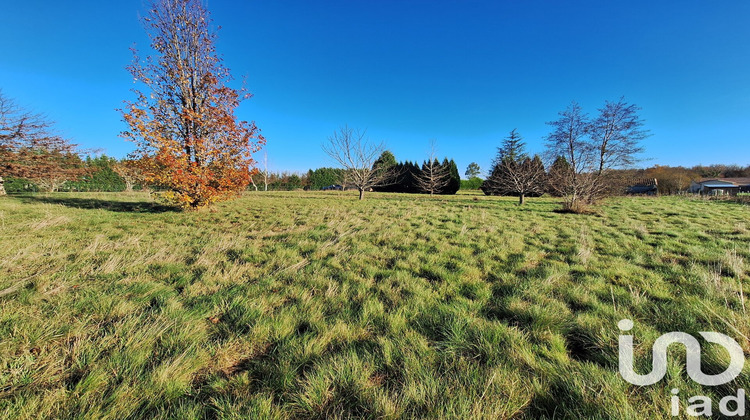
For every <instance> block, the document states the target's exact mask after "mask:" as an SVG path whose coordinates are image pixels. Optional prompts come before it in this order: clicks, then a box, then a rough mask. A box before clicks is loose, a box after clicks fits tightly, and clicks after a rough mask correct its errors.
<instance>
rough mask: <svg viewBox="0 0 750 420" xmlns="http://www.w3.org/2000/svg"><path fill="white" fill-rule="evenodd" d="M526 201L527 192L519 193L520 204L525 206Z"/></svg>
mask: <svg viewBox="0 0 750 420" xmlns="http://www.w3.org/2000/svg"><path fill="white" fill-rule="evenodd" d="M525 202H526V194H524V193H520V194H518V205H519V206H523V203H525Z"/></svg>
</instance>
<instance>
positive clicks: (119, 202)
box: [0, 192, 750, 419]
mask: <svg viewBox="0 0 750 420" xmlns="http://www.w3.org/2000/svg"><path fill="white" fill-rule="evenodd" d="M476 194H477V193H475V192H462V194H459V195H457V196H450V197H435V198H430V197H427V196H415V195H397V194H374V193H372V194H366V197H365V200H364V201H361V202H360V201H358V200H356V195H355V194H349V193H340V192H329V193H322V192H314V193H303V192H288V193H248V194H247V195H246V196H245V197H244V198H242V199H239V200H236V201H233V202H229V203H222V204H219V205H217V206H216V207H215V208H214V209H212V210H211V211H202V212H187V213H182V212H174V211H170V209H168V208H164V207H161V206H158V205H155V204H153V203H151V202H150V201H149V199H148V197H147V196H146V195H139V194H132V195H127V194H104V193H102V194H83V193H80V194H50V195H41V194H40V195H29V196H14V197H6V198H3V199H0V413H2V414H0V415H2V416H6V417H8V418H40V417H41V418H63V419H64V418H97V419H98V418H111V419H124V418H175V419H178V418H179V419H186V418H305V419H308V418H362V417H364V418H456V419H466V418H522V419H536V418H643V419H650V418H662V417H667V416H668V413H669V411H668V410H669V397H670V394H669V390H670V389H671V388H673V387H677V388H679V389H680V390H681V395H683V396H684V397H685V399H686V398H687V397H688V396H690V395H696V394H702V395H709V396H712V397H715V401H718V398H716V397H721V396H723V395H727V394H729V393H730V392H732V390H733V389H736V388H738V387H743V388H746V389H748V388H750V380H749V376H748V375H747V372H748V369H750V367H746V371H745V372H744V373H743V374H742V375H741V376H740V377H739V378H738V380H737V382H736V383H733V384H730V385H731V386H730V385H728V386H725V387H717V388H709V387H701V386H700V385H697V384H695V383H693V382H692V381H691V380H690V379H689V378H688V377H687V376H686V374H685V372H684V352H682V353H683V354H680V352H679V351H674V352H673V354H672V355H673V356H674V357H672V358H671V359H670V368H669V371H668V375H667V377H666V378H665V379H664V380H663V381H661V382H660V383H658V384H656V385H653V386H649V387H636V386H632V385H629V384H627V383H626V382H625V381H624V380H622V378H621V377H620V376H619V374H618V373H617V363H618V361H617V336H618V334H619V333H620V332H619V330H617V327H616V323H617V321H618V320H620V319H622V318H630V319H633V320H634V321H635V323H636V327H635V329H634V330H633V333H634V334H635V336H636V341H637V343H640V344H639V345H638V346H637V349H636V350H637V355H636V358H637V360H638V361H639V363H638V369H639V371H641V372H644V371H647V370H649V367H650V357H651V356H650V355H651V352H650V348H651V347H650V346H651V344H652V343H653V340H654V339H655V338H656V337H657V336H658V335H660V334H662V333H664V332H668V331H675V330H678V331H684V332H687V333H692V334H696V333H697V332H698V331H706V330H708V331H719V332H724V333H726V334H728V335H730V336H732V337H733V338H734V339H736V340H737V341H738V342H739V343H741V345H742V346H743V348H744V349H745V351H746V352H747V351H748V350H750V342H749V341H748V339H747V337H748V336H750V318H748V316H747V314H746V312H745V306H746V305H747V304H748V302H746V299H745V294H746V293H747V291H748V289H750V281H749V279H748V274H747V272H748V271H750V270H749V269H750V267H748V264H747V263H746V262H747V261H749V260H750V218H748V216H750V212H749V210H748V207H747V206H743V205H739V204H736V203H728V202H708V201H702V200H689V199H684V198H672V197H663V198H618V199H612V200H610V201H608V202H606V203H604V205H602V206H601V207H600V208H599V209H598V214H596V215H587V216H584V215H574V214H560V213H556V212H554V211H553V210H554V209H556V208H557V207H558V204H557V203H556V202H555V200H554V199H550V198H540V199H529V200H528V204H527V205H526V206H523V207H518V206H516V205H515V203H516V199H514V198H507V199H505V198H497V197H485V196H483V195H476ZM704 354H705V356H706V357H704V367H706V370H707V371H708V370H714V371H721V370H723V366H725V362H726V360H727V357H726V355H725V354H723V353H722V352H721V351H717V350H716V349H714V348H710V349H709V348H708V347H706V351H704Z"/></svg>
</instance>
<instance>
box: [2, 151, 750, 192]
mask: <svg viewBox="0 0 750 420" xmlns="http://www.w3.org/2000/svg"><path fill="white" fill-rule="evenodd" d="M125 162H127V160H118V159H116V158H114V157H110V156H106V155H102V156H96V157H91V156H89V157H86V158H85V159H78V161H77V162H76V165H77V166H79V167H80V168H82V169H84V171H83V173H84V175H82V176H79V177H77V178H76V179H72V180H64V179H60V180H50V181H45V182H39V181H32V180H29V179H24V178H14V177H7V178H5V189H6V191H7V192H9V193H20V192H37V191H50V190H52V191H81V192H120V191H125V190H128V189H129V188H128V187H130V189H135V190H139V189H141V185H139V184H138V182H133V180H132V179H127V178H126V177H124V176H122V175H121V174H125V173H124V172H123V171H122V167H123V165H124V163H125ZM423 165H424V163H423ZM440 167H445V168H447V170H448V171H449V172H450V181H449V182H448V185H447V186H445V188H444V189H442V190H441V191H440V192H439V194H455V192H456V191H458V190H459V189H468V190H476V189H479V188H480V187H481V185H482V182H483V179H481V178H479V177H476V176H473V177H471V178H470V179H460V177H459V172H458V168H457V167H456V163H455V162H454V161H453V160H448V159H444V160H443V161H442V162H441V163H440ZM393 168H394V173H396V174H397V175H396V176H395V177H394V179H393V182H392V183H390V184H389V185H385V186H382V187H378V188H376V191H383V192H402V193H417V192H422V191H421V190H420V188H419V186H418V182H417V180H418V177H419V174H420V173H421V171H422V166H420V165H418V164H417V163H415V162H410V161H406V162H399V163H396V164H395V166H393ZM125 175H126V174H125ZM741 177H750V166H746V167H742V166H738V165H723V164H715V165H697V166H693V167H683V166H663V165H655V166H652V167H650V168H646V169H626V170H615V171H613V172H612V174H611V175H610V178H611V182H612V187H613V189H614V190H615V193H616V192H617V191H624V188H623V187H624V186H627V185H628V184H629V183H631V182H632V181H633V180H640V179H647V178H654V179H656V180H657V182H658V191H659V194H667V195H668V194H677V193H679V192H682V191H685V190H686V189H687V188H688V187H690V183H691V182H692V181H694V180H697V179H701V178H741ZM263 179H264V174H263V172H262V171H261V172H258V173H256V174H255V175H254V176H253V180H254V182H255V185H256V186H257V187H258V189H259V190H263V189H264V182H263ZM330 185H342V186H344V187H346V171H345V170H344V169H341V168H328V167H323V168H317V169H310V170H309V171H307V173H294V172H269V173H268V174H267V189H268V191H292V190H300V189H305V190H320V189H322V188H323V187H327V186H330ZM250 188H251V189H253V187H252V185H251V186H250Z"/></svg>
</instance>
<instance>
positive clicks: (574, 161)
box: [547, 98, 648, 212]
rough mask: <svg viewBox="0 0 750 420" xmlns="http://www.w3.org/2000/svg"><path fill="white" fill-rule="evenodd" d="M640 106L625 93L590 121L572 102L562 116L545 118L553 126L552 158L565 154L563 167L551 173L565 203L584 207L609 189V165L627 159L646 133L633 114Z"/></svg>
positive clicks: (625, 162)
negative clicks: (624, 97)
mask: <svg viewBox="0 0 750 420" xmlns="http://www.w3.org/2000/svg"><path fill="white" fill-rule="evenodd" d="M639 109H640V108H638V107H636V106H635V105H628V104H627V103H625V101H624V99H622V98H621V99H620V100H619V101H618V102H609V101H607V102H606V103H605V105H604V108H601V109H600V110H599V116H598V117H597V118H596V119H595V120H593V121H590V120H589V119H588V117H587V116H586V114H584V113H583V112H582V110H581V107H580V106H579V105H578V104H577V103H575V102H572V103H571V104H570V106H568V108H567V109H566V110H565V111H563V112H560V118H559V119H557V120H555V121H552V122H548V123H547V124H549V125H551V126H552V127H553V132H552V133H550V134H549V135H548V136H547V148H548V153H549V154H550V157H551V158H553V159H554V158H559V157H563V158H564V159H565V161H566V162H567V167H566V168H565V169H564V170H563V169H561V168H562V167H560V168H558V170H556V171H555V173H554V174H551V178H552V179H550V183H549V185H550V187H551V188H553V189H554V190H555V192H556V193H557V194H558V195H560V196H562V197H563V198H564V208H565V209H566V210H572V211H576V212H578V211H582V210H584V209H585V207H586V206H587V205H588V204H591V203H593V202H594V201H595V200H596V199H597V198H600V197H602V196H604V195H606V194H607V193H608V192H611V191H612V188H611V185H615V184H616V183H613V182H612V181H613V180H612V179H611V178H612V177H611V176H610V172H611V170H612V169H617V168H623V167H626V166H628V165H631V164H632V163H634V162H635V160H636V155H637V154H638V153H640V152H642V151H643V148H642V147H640V141H641V140H643V139H645V138H646V137H648V132H647V131H645V130H642V128H641V127H642V126H643V122H642V121H641V119H640V117H638V115H637V111H638V110H639Z"/></svg>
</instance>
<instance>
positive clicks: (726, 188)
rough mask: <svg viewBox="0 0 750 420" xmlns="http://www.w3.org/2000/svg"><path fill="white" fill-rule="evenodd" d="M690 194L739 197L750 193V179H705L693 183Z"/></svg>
mask: <svg viewBox="0 0 750 420" xmlns="http://www.w3.org/2000/svg"><path fill="white" fill-rule="evenodd" d="M688 192H691V193H696V194H705V195H737V193H741V192H743V193H744V192H750V178H703V179H699V180H697V181H693V182H692V183H691V184H690V188H688Z"/></svg>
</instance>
